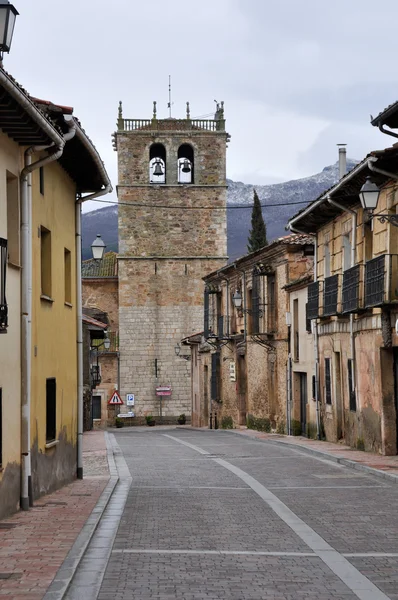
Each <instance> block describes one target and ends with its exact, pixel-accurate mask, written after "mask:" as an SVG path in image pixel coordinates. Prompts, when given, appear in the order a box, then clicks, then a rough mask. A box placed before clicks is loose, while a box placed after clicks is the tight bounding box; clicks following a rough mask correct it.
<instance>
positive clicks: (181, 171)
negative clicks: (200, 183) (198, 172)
mask: <svg viewBox="0 0 398 600" xmlns="http://www.w3.org/2000/svg"><path fill="white" fill-rule="evenodd" d="M194 166H195V163H194V152H193V148H192V146H190V145H189V144H182V145H181V146H180V147H179V148H178V183H194Z"/></svg>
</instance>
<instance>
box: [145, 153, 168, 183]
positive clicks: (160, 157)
mask: <svg viewBox="0 0 398 600" xmlns="http://www.w3.org/2000/svg"><path fill="white" fill-rule="evenodd" d="M149 181H150V183H166V148H165V147H164V146H163V144H152V146H151V147H150V150H149Z"/></svg>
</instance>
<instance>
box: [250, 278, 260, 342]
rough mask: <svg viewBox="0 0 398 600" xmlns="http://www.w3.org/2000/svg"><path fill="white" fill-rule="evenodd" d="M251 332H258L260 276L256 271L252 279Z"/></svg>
mask: <svg viewBox="0 0 398 600" xmlns="http://www.w3.org/2000/svg"><path fill="white" fill-rule="evenodd" d="M251 332H252V333H260V277H259V275H258V274H257V273H256V271H253V279H252V305H251Z"/></svg>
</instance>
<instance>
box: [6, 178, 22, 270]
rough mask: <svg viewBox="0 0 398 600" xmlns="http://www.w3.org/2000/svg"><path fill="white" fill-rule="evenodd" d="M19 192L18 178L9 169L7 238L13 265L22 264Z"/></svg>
mask: <svg viewBox="0 0 398 600" xmlns="http://www.w3.org/2000/svg"><path fill="white" fill-rule="evenodd" d="M19 232H20V218H19V194H18V178H17V177H15V175H13V174H12V173H10V172H9V171H7V240H8V261H9V262H10V263H12V264H13V265H16V266H19V265H20V256H19V235H20V233H19Z"/></svg>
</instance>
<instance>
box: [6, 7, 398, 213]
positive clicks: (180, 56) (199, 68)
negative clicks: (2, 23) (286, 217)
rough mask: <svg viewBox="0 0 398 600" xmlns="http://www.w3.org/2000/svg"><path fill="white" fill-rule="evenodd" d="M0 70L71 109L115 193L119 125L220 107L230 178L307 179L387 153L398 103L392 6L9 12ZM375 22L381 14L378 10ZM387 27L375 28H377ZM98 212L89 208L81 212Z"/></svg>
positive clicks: (396, 11)
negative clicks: (379, 122)
mask: <svg viewBox="0 0 398 600" xmlns="http://www.w3.org/2000/svg"><path fill="white" fill-rule="evenodd" d="M14 6H15V7H16V8H17V10H18V11H19V13H20V16H19V17H18V18H17V23H16V26H15V33H14V39H13V43H12V48H11V52H10V54H9V55H6V56H5V59H4V67H5V68H6V69H7V70H8V71H9V72H10V73H11V74H12V75H13V76H14V77H15V78H16V79H17V81H18V82H19V83H21V84H22V85H23V86H24V87H25V89H26V90H27V91H28V92H29V93H30V94H31V95H33V96H36V97H39V98H44V99H47V100H52V101H53V102H54V103H58V104H64V105H70V106H73V107H74V114H75V115H76V116H78V117H79V119H80V120H81V122H82V125H83V127H84V128H85V130H86V132H87V134H88V135H89V137H90V138H91V139H92V140H93V142H94V144H95V145H96V147H97V149H98V150H99V152H100V154H101V157H102V159H103V160H104V162H105V165H106V168H107V170H108V173H109V175H110V177H111V179H112V183H113V184H114V186H116V184H117V175H116V153H115V152H114V151H113V149H112V143H111V134H112V132H113V131H114V130H115V124H116V118H117V107H118V102H119V100H122V101H123V113H124V117H125V118H138V119H139V118H141V119H145V118H150V117H151V116H152V102H153V100H156V101H157V102H158V117H160V118H162V117H167V116H168V110H167V102H168V76H169V74H170V75H171V77H172V96H173V102H174V104H173V109H172V110H173V116H175V117H184V116H185V103H186V101H187V100H189V102H190V105H191V116H192V117H196V116H200V115H204V114H208V113H211V112H212V111H213V110H214V107H215V103H214V100H215V99H216V100H218V101H220V100H224V101H225V116H226V119H227V130H228V132H229V133H230V134H231V136H232V139H231V143H230V145H229V149H228V155H227V158H228V162H227V165H228V166H227V173H228V177H229V178H231V179H234V180H240V181H244V182H245V183H253V184H256V183H257V184H265V183H274V182H277V181H285V180H289V179H296V178H300V177H305V176H307V175H312V174H314V173H317V172H318V171H320V170H321V169H322V168H323V167H324V166H326V165H328V164H331V163H333V162H335V161H336V159H337V149H336V144H337V143H342V142H345V143H347V144H348V156H349V157H352V158H357V159H361V158H363V156H365V154H366V153H367V152H368V151H369V150H371V149H375V148H381V147H385V146H388V145H390V144H391V143H393V142H394V140H393V138H390V137H386V136H385V135H382V134H381V133H380V132H379V131H378V130H376V129H375V128H374V127H371V125H370V124H369V115H370V114H373V115H376V114H377V113H378V112H380V111H381V110H382V109H383V108H384V107H385V106H387V105H388V104H391V103H392V102H394V101H395V100H397V99H398V85H397V79H398V71H397V69H396V55H397V40H398V34H397V29H396V24H397V22H398V2H397V0H383V2H382V3H381V4H377V3H376V2H375V0H333V2H330V1H329V2H326V1H325V0H301V1H300V2H299V1H298V0H200V2H192V1H191V2H187V1H186V0H145V1H144V0H135V1H131V0H112V2H109V1H105V0H68V2H54V0H34V1H32V0H29V1H28V0H15V2H14ZM380 7H381V8H382V11H381V12H380V11H379V8H380ZM381 13H382V14H381ZM101 206H103V205H100V204H94V203H92V204H91V206H90V209H93V208H100V207H101Z"/></svg>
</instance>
